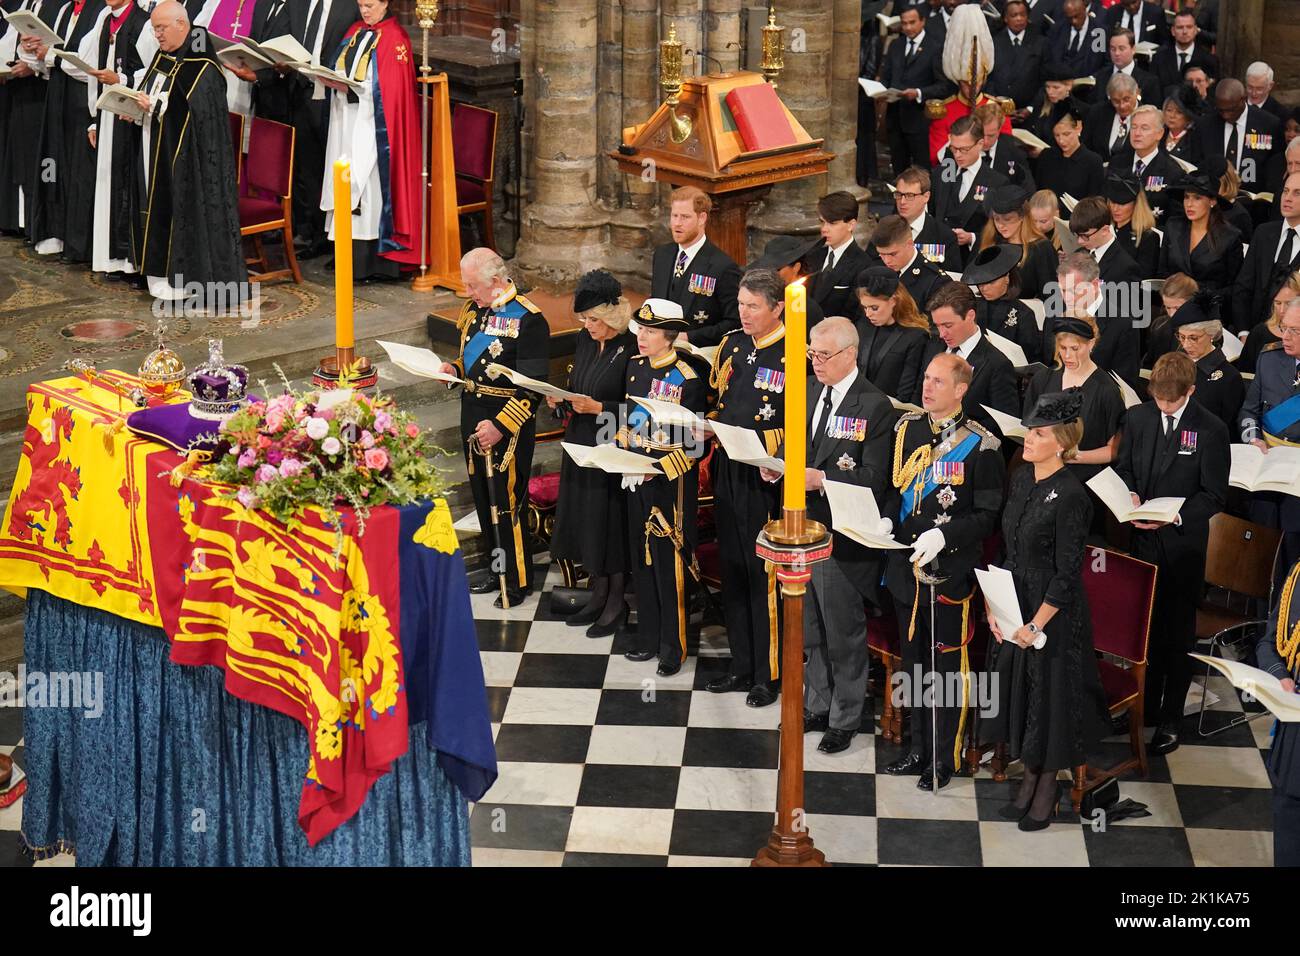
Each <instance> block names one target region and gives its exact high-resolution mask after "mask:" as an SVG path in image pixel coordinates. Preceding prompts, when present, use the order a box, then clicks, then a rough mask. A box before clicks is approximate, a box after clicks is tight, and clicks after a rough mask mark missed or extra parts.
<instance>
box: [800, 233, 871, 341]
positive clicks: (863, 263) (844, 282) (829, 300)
mask: <svg viewBox="0 0 1300 956" xmlns="http://www.w3.org/2000/svg"><path fill="white" fill-rule="evenodd" d="M818 257H820V261H821V262H823V263H824V262H825V260H826V249H824V248H822V249H818V250H817V251H816V252H814V253H813V256H812V261H813V262H814V263H816V262H817V261H819V260H818ZM869 265H871V257H870V256H869V255H867V254H866V252H864V251H863V249H862V247H861V246H859V245H858V244H857V242H856V241H855V240H850V241H849V245H848V248H847V249H845V250H844V251H843V252H841V253H840V257H839V259H838V260H837V261H836V263H835V268H833V269H832V270H831V271H830V272H827V271H826V270H825V268H823V269H822V270H821V271H820V272H818V273H817V274H816V275H815V276H813V280H812V286H811V288H810V289H809V297H810V298H811V299H812V300H813V301H814V302H816V303H817V304H818V305H820V306H821V310H822V315H823V316H827V315H842V316H844V317H845V318H846V319H852V318H855V317H856V316H857V315H858V313H859V312H860V311H861V309H860V307H859V305H858V293H857V289H856V288H855V287H854V280H855V279H856V278H857V277H858V273H859V272H861V271H862V270H863V269H865V268H866V267H867V266H869ZM809 324H810V326H811V324H812V323H811V322H810V323H809Z"/></svg>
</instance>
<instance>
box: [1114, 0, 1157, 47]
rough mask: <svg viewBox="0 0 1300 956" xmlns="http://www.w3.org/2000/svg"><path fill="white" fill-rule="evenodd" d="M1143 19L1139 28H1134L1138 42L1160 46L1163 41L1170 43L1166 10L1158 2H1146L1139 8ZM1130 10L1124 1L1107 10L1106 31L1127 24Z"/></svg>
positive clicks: (1139, 13)
mask: <svg viewBox="0 0 1300 956" xmlns="http://www.w3.org/2000/svg"><path fill="white" fill-rule="evenodd" d="M1138 15H1139V17H1140V18H1141V21H1140V23H1139V25H1138V29H1137V30H1134V31H1133V33H1134V38H1135V39H1136V40H1137V42H1138V43H1142V42H1144V41H1145V42H1147V43H1154V44H1155V45H1156V46H1160V45H1161V44H1162V43H1169V42H1171V40H1170V34H1169V24H1168V22H1167V21H1166V20H1165V11H1164V10H1162V9H1161V8H1160V6H1159V5H1158V4H1155V3H1149V2H1144V3H1143V4H1142V6H1141V7H1140V8H1139V10H1138ZM1126 16H1128V11H1127V10H1125V9H1124V5H1123V4H1122V3H1117V4H1115V6H1113V7H1111V8H1110V9H1109V10H1107V11H1106V32H1107V34H1109V33H1110V31H1112V30H1114V29H1115V28H1116V27H1122V26H1124V24H1125V22H1126V21H1125V17H1126Z"/></svg>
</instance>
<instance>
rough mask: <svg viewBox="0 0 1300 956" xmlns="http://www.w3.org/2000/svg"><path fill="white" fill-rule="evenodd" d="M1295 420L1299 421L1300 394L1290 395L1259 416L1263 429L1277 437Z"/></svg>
mask: <svg viewBox="0 0 1300 956" xmlns="http://www.w3.org/2000/svg"><path fill="white" fill-rule="evenodd" d="M1296 422H1300V395H1292V396H1291V397H1290V398H1288V399H1287V400H1286V401H1285V402H1283V403H1282V404H1281V405H1274V406H1273V407H1272V408H1270V409H1269V410H1268V411H1266V412H1265V413H1264V414H1263V415H1261V416H1260V417H1259V423H1260V424H1261V425H1263V426H1264V431H1266V432H1268V433H1269V434H1270V435H1274V436H1276V437H1279V438H1280V437H1281V435H1282V433H1283V432H1284V431H1286V430H1287V429H1288V428H1290V427H1291V426H1292V425H1294V424H1295V423H1296Z"/></svg>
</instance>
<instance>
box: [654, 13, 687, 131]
mask: <svg viewBox="0 0 1300 956" xmlns="http://www.w3.org/2000/svg"><path fill="white" fill-rule="evenodd" d="M659 85H660V86H661V87H663V90H664V103H665V104H667V106H668V120H669V123H670V125H671V129H670V130H669V136H670V137H671V139H672V141H673V142H674V143H684V142H686V140H687V138H688V137H689V136H690V135H691V125H692V124H691V118H690V117H689V116H679V115H678V113H677V102H678V100H677V98H678V96H679V95H680V94H681V92H682V41H681V40H679V39H677V24H675V23H670V24H668V38H667V39H665V40H660V41H659Z"/></svg>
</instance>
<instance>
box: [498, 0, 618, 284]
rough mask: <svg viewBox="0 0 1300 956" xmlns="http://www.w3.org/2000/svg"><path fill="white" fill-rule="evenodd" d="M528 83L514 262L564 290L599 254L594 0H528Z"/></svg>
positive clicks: (531, 277) (538, 280)
mask: <svg viewBox="0 0 1300 956" xmlns="http://www.w3.org/2000/svg"><path fill="white" fill-rule="evenodd" d="M533 8H534V11H535V24H536V33H535V34H534V40H535V42H534V47H535V49H536V65H535V68H534V69H533V70H532V72H531V73H530V74H529V77H528V80H530V81H531V82H533V83H535V84H536V87H537V93H536V103H535V106H534V107H533V109H532V111H531V113H530V115H529V117H528V120H527V122H528V125H529V126H530V127H531V129H532V139H533V144H534V147H533V149H534V153H533V176H534V184H533V191H532V194H531V199H532V201H531V202H530V203H529V205H528V206H527V208H525V210H524V222H523V236H522V238H521V241H520V243H519V246H518V248H517V250H516V259H515V265H516V267H517V269H518V271H519V274H520V275H521V276H522V277H525V278H526V279H527V280H528V281H530V282H532V283H535V284H538V285H543V286H552V287H554V286H559V285H567V284H568V283H570V282H572V281H573V280H574V279H575V278H576V277H577V276H578V275H580V274H581V273H582V271H583V270H584V269H586V268H588V266H589V265H590V264H591V263H593V262H599V261H600V259H601V258H602V255H603V240H604V226H605V222H606V217H605V215H604V214H603V213H602V212H601V210H600V209H599V208H598V207H597V206H596V204H595V193H596V156H597V146H598V143H597V122H596V75H597V45H596V0H533Z"/></svg>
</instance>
